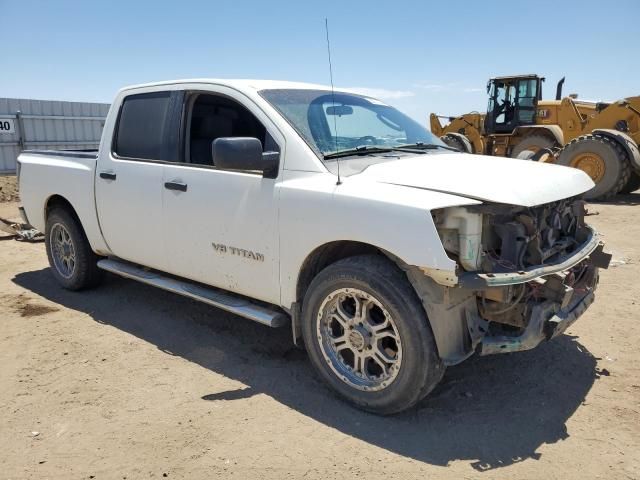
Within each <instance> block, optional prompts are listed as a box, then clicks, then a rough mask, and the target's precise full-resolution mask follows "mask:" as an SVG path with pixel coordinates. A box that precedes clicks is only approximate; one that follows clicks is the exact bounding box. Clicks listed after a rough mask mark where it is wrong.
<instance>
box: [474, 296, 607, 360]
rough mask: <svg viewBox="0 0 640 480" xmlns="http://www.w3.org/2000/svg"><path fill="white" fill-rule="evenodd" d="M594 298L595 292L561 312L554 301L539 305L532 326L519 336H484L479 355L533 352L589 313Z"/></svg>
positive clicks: (531, 319) (529, 325) (530, 322)
mask: <svg viewBox="0 0 640 480" xmlns="http://www.w3.org/2000/svg"><path fill="white" fill-rule="evenodd" d="M594 298H595V293H594V290H591V291H589V292H587V293H586V294H585V295H583V296H582V297H581V298H580V299H579V300H578V301H577V302H576V303H574V304H573V305H572V306H571V307H569V308H566V309H560V310H558V304H557V303H555V302H551V301H548V302H544V303H542V304H540V305H536V306H535V307H533V309H532V312H531V317H530V318H529V324H528V325H527V327H526V328H525V329H524V331H523V332H522V333H521V334H520V335H517V336H513V337H510V336H506V335H495V336H485V337H484V338H483V339H482V341H481V342H480V355H493V354H496V353H511V352H521V351H524V350H531V349H532V348H535V347H537V346H538V345H539V344H540V343H542V342H543V341H544V340H551V339H552V338H554V337H557V336H558V335H560V334H562V333H563V332H564V331H565V330H566V329H567V328H569V326H570V325H571V324H573V323H574V322H575V321H576V320H577V319H578V318H579V317H580V315H582V314H583V313H584V312H585V311H586V310H587V308H588V307H589V305H591V304H592V303H593V300H594Z"/></svg>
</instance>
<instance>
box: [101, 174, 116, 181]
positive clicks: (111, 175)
mask: <svg viewBox="0 0 640 480" xmlns="http://www.w3.org/2000/svg"><path fill="white" fill-rule="evenodd" d="M100 178H104V179H105V180H115V179H116V174H115V173H113V172H100Z"/></svg>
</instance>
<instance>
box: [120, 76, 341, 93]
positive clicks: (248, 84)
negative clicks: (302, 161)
mask: <svg viewBox="0 0 640 480" xmlns="http://www.w3.org/2000/svg"><path fill="white" fill-rule="evenodd" d="M182 83H210V84H212V85H221V86H226V87H231V88H235V89H237V90H240V91H254V92H257V91H260V90H267V89H303V90H331V87H330V86H327V85H320V84H314V83H304V82H289V81H284V80H252V79H230V78H190V79H180V80H166V81H162V82H152V83H144V84H139V85H131V86H128V87H124V88H123V89H122V90H123V91H126V90H135V89H138V88H148V87H156V86H163V85H178V84H182ZM335 91H340V92H348V90H347V89H344V88H335Z"/></svg>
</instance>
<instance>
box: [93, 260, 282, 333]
mask: <svg viewBox="0 0 640 480" xmlns="http://www.w3.org/2000/svg"><path fill="white" fill-rule="evenodd" d="M98 267H99V268H101V269H102V270H106V271H107V272H111V273H115V274H116V275H120V276H121V277H125V278H130V279H132V280H137V281H139V282H142V283H146V284H147V285H152V286H154V287H158V288H161V289H162V290H167V291H169V292H173V293H177V294H178V295H183V296H185V297H189V298H193V299H194V300H198V301H200V302H203V303H207V304H209V305H212V306H214V307H217V308H220V309H222V310H226V311H227V312H231V313H235V314H236V315H240V316H241V317H244V318H248V319H249V320H254V321H256V322H258V323H262V324H264V325H268V326H270V327H282V326H284V325H286V324H287V323H289V319H288V318H287V315H286V314H285V313H283V312H282V311H279V310H277V309H276V308H269V307H266V306H262V305H258V304H255V303H252V302H251V301H249V300H248V299H247V298H245V297H240V296H238V295H234V294H233V293H229V292H226V291H224V290H221V289H218V288H214V287H207V286H203V285H200V284H197V283H193V282H190V281H188V280H183V279H179V278H176V277H172V276H170V275H167V274H164V273H162V272H158V271H156V270H149V269H146V268H144V267H140V266H138V265H136V264H133V263H129V262H125V261H123V260H116V259H113V258H108V259H104V260H100V261H98Z"/></svg>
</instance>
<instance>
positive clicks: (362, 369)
mask: <svg viewBox="0 0 640 480" xmlns="http://www.w3.org/2000/svg"><path fill="white" fill-rule="evenodd" d="M302 322H303V324H302V333H303V337H304V341H305V345H306V347H307V351H308V352H309V357H310V359H311V362H312V364H313V366H314V367H315V369H316V370H317V371H318V372H319V373H320V375H321V376H322V377H323V378H324V380H325V381H326V382H327V383H328V384H329V385H330V386H331V387H332V388H333V389H334V390H335V391H336V392H337V393H339V394H340V395H341V396H342V397H344V398H346V399H347V400H349V401H351V402H352V403H355V404H356V405H358V406H359V407H361V408H364V409H366V410H369V411H372V412H375V413H379V414H392V413H396V412H399V411H401V410H405V409H407V408H409V407H411V406H412V405H414V404H416V403H417V402H418V401H420V400H421V399H422V398H423V397H425V396H426V395H427V394H428V393H429V392H430V391H431V390H432V389H433V388H434V387H435V386H436V384H437V383H438V382H439V381H440V379H441V378H442V375H443V374H444V369H445V368H444V365H443V364H442V361H441V360H440V358H439V356H438V354H437V350H436V345H435V340H434V338H433V334H432V332H431V328H430V326H429V323H428V321H427V318H426V315H425V312H424V309H423V307H422V305H421V304H420V302H419V300H418V298H417V296H416V294H415V292H414V291H413V288H412V287H411V285H410V284H409V281H408V280H407V278H406V275H405V274H404V273H403V272H402V271H400V270H399V269H398V268H397V267H396V266H395V265H394V264H393V263H391V262H390V261H389V260H387V259H386V258H384V257H380V256H374V255H366V256H365V255H363V256H357V257H350V258H347V259H344V260H340V261H338V262H336V263H334V264H332V265H330V266H329V267H327V268H326V269H324V270H323V271H322V272H321V273H320V274H319V275H318V276H317V277H316V278H315V279H314V280H313V282H312V283H311V285H310V287H309V290H308V291H307V294H306V296H305V299H304V304H303V312H302Z"/></svg>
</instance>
